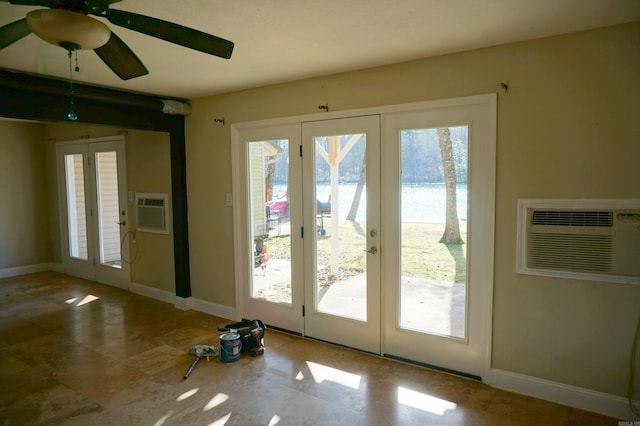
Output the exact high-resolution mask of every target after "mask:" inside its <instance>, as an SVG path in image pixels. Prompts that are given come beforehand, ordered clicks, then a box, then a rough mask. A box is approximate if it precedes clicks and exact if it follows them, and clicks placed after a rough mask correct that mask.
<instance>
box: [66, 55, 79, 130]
mask: <svg viewBox="0 0 640 426" xmlns="http://www.w3.org/2000/svg"><path fill="white" fill-rule="evenodd" d="M68 52H69V112H68V113H67V118H68V119H69V120H71V121H76V120H77V119H78V114H76V112H75V110H74V107H73V106H74V99H73V95H74V94H75V93H74V90H73V71H72V64H71V55H72V54H73V52H72V51H71V50H69V51H68ZM77 61H78V52H77V51H76V71H77V70H79V68H78V65H77Z"/></svg>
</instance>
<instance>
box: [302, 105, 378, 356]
mask: <svg viewBox="0 0 640 426" xmlns="http://www.w3.org/2000/svg"><path fill="white" fill-rule="evenodd" d="M379 128H380V125H379V117H378V116H367V117H357V118H346V119H337V120H327V121H319V122H310V123H303V125H302V140H303V150H302V151H303V162H304V165H305V167H304V170H305V174H304V179H303V186H304V192H303V194H304V195H303V205H304V206H305V217H304V241H305V334H306V335H308V336H311V337H314V338H318V339H321V340H326V341H330V342H334V343H339V344H342V345H346V346H350V347H354V348H358V349H362V350H366V351H369V352H374V353H379V352H380V272H379V271H380V269H379V268H380V260H379V259H380V254H379V250H380V247H379V243H380V238H379V218H380V213H379V210H380V207H379V181H380V175H379V169H380V168H379V164H380V156H379V147H380V137H379Z"/></svg>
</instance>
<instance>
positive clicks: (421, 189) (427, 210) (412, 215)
mask: <svg viewBox="0 0 640 426" xmlns="http://www.w3.org/2000/svg"><path fill="white" fill-rule="evenodd" d="M356 187H357V184H355V183H353V184H348V183H347V184H345V183H342V184H340V193H339V195H340V200H339V201H340V202H339V212H338V218H339V219H345V218H346V217H347V214H348V213H349V209H350V208H351V201H352V200H353V195H354V193H355V192H356ZM457 188H458V190H457V192H456V201H457V204H458V219H460V220H466V219H467V185H466V184H459V185H458V187H457ZM286 190H287V187H286V185H274V194H276V196H277V194H284V193H285V191H286ZM330 194H331V187H330V186H329V185H318V186H317V198H318V200H320V201H322V202H325V201H327V200H328V199H329V195H330ZM366 199H367V196H366V194H365V193H364V192H363V193H362V198H361V199H360V206H359V208H358V215H357V216H356V219H357V220H363V219H364V216H365V212H364V206H365V202H366ZM402 204H403V206H404V208H403V210H402V221H403V222H425V223H444V222H445V216H446V207H447V192H446V188H445V184H444V183H425V184H411V185H408V184H405V185H403V187H402Z"/></svg>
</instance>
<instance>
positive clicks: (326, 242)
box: [267, 219, 467, 282]
mask: <svg viewBox="0 0 640 426" xmlns="http://www.w3.org/2000/svg"><path fill="white" fill-rule="evenodd" d="M330 222H331V221H330V220H327V219H325V223H324V225H325V229H326V230H327V235H326V236H321V235H318V264H320V265H328V264H329V260H330V253H331V251H330V250H331V241H332V240H331V238H332V236H331V223H330ZM364 225H365V224H364V223H360V222H351V221H347V220H342V221H340V225H339V226H340V227H339V234H340V250H341V255H340V258H339V268H340V269H341V270H342V271H344V272H346V273H347V274H353V273H358V272H361V271H362V270H363V269H364V265H365V259H366V252H365V251H364V250H365V249H366V245H365V244H366V240H365V231H364V229H365V228H364ZM442 229H443V226H442V225H441V224H427V223H405V224H403V229H402V276H405V277H417V278H426V279H431V280H438V281H447V282H452V281H454V282H464V281H465V280H466V269H467V268H466V246H465V244H455V245H449V246H447V245H445V244H442V243H439V242H438V241H439V240H440V237H442V232H443V231H442ZM463 229H464V228H461V234H462V239H463V240H464V241H466V239H467V235H466V232H464V233H463ZM289 244H290V243H289V236H288V235H286V236H279V237H272V238H269V240H268V241H267V247H268V252H269V257H270V258H272V259H290V249H289Z"/></svg>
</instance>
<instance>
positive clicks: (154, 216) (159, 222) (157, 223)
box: [136, 193, 169, 234]
mask: <svg viewBox="0 0 640 426" xmlns="http://www.w3.org/2000/svg"><path fill="white" fill-rule="evenodd" d="M168 207H169V206H168V196H167V194H149V193H136V228H137V230H138V231H140V232H152V233H156V234H168V233H169V214H168V212H169V208H168Z"/></svg>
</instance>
